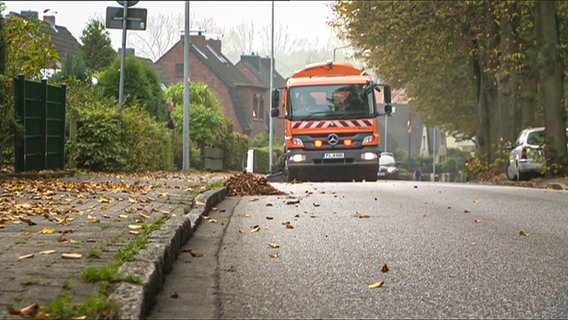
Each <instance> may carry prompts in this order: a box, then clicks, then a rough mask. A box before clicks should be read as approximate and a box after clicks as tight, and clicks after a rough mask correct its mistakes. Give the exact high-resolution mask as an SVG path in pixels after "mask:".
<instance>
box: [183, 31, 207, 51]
mask: <svg viewBox="0 0 568 320" xmlns="http://www.w3.org/2000/svg"><path fill="white" fill-rule="evenodd" d="M189 38H190V40H191V43H195V44H196V45H197V46H198V47H200V48H204V47H205V36H204V35H203V34H202V33H201V32H199V33H197V35H191V36H190V37H189ZM182 40H183V37H182Z"/></svg>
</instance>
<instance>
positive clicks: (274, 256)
mask: <svg viewBox="0 0 568 320" xmlns="http://www.w3.org/2000/svg"><path fill="white" fill-rule="evenodd" d="M268 256H269V257H271V258H278V257H279V256H280V255H279V254H278V252H276V253H271V254H269V255H268Z"/></svg>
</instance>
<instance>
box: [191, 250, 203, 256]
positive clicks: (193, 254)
mask: <svg viewBox="0 0 568 320" xmlns="http://www.w3.org/2000/svg"><path fill="white" fill-rule="evenodd" d="M189 254H191V256H192V257H194V258H201V257H203V252H200V251H193V250H191V249H189Z"/></svg>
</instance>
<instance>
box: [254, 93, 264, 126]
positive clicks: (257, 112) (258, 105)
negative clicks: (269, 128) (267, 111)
mask: <svg viewBox="0 0 568 320" xmlns="http://www.w3.org/2000/svg"><path fill="white" fill-rule="evenodd" d="M252 118H253V119H255V120H264V96H263V95H261V94H258V93H255V94H254V95H253V97H252Z"/></svg>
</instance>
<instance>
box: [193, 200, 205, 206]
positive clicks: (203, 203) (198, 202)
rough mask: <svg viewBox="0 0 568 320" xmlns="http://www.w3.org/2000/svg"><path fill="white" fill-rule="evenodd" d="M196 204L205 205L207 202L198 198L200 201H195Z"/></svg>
mask: <svg viewBox="0 0 568 320" xmlns="http://www.w3.org/2000/svg"><path fill="white" fill-rule="evenodd" d="M195 204H196V205H198V206H204V205H205V202H203V201H199V200H198V201H195Z"/></svg>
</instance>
